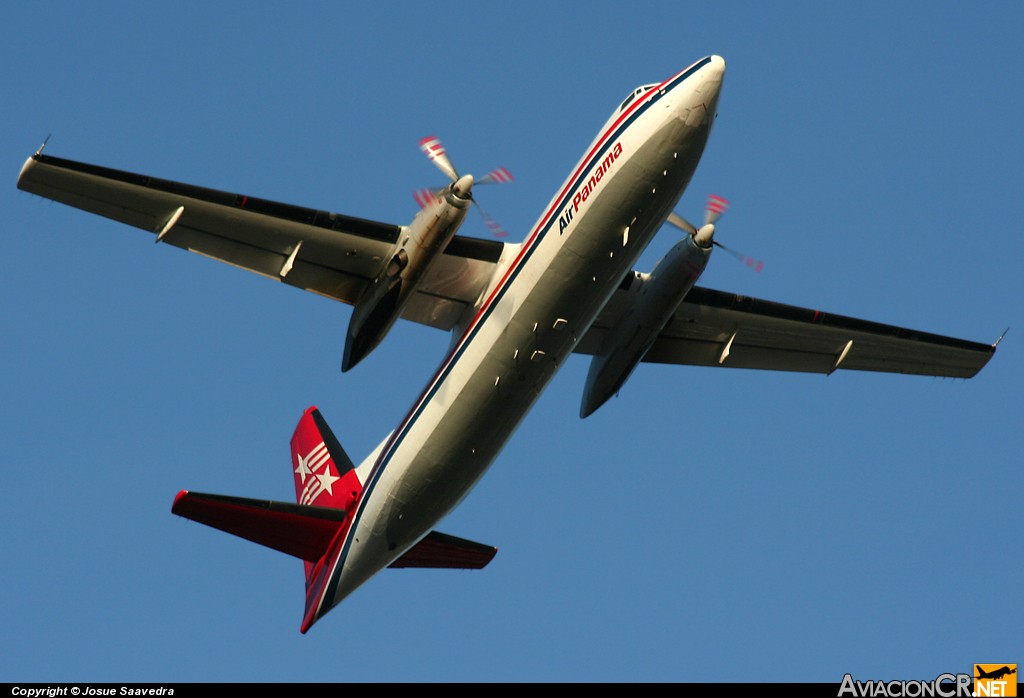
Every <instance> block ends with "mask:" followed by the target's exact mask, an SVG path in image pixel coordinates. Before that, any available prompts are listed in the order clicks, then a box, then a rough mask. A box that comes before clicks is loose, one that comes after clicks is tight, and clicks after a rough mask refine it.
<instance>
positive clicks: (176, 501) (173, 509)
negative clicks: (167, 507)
mask: <svg viewBox="0 0 1024 698" xmlns="http://www.w3.org/2000/svg"><path fill="white" fill-rule="evenodd" d="M187 496H188V490H181V491H180V492H178V494H176V495H174V503H173V504H171V513H172V514H177V513H178V504H179V503H180V502H181V500H183V499H184V498H185V497H187Z"/></svg>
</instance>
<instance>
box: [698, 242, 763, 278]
mask: <svg viewBox="0 0 1024 698" xmlns="http://www.w3.org/2000/svg"><path fill="white" fill-rule="evenodd" d="M711 244H712V245H714V246H715V247H720V248H721V249H723V250H725V251H726V252H728V253H729V254H731V255H732V256H733V257H735V258H736V259H738V260H740V261H741V262H743V263H744V264H745V265H747V266H748V267H750V268H751V269H752V270H753V271H754V273H756V274H760V273H761V270H762V269H764V261H763V260H760V259H754V258H753V257H750V256H748V255H745V254H743V253H742V252H737V251H736V250H734V249H732V248H730V247H726V246H725V245H723V244H722V243H720V242H719V241H718V240H712V241H711Z"/></svg>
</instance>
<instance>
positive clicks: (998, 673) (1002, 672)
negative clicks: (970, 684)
mask: <svg viewBox="0 0 1024 698" xmlns="http://www.w3.org/2000/svg"><path fill="white" fill-rule="evenodd" d="M974 666H975V668H976V669H977V670H978V675H977V676H975V677H974V678H976V679H996V680H998V679H1001V678H1003V677H1004V676H1009V675H1010V674H1016V673H1017V668H1016V667H1014V668H1013V669H1011V668H1010V667H1009V666H1003V667H1000V668H999V669H994V670H993V671H985V670H984V669H982V668H981V667H980V666H979V665H977V664H975V665H974Z"/></svg>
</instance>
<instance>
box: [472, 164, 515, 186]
mask: <svg viewBox="0 0 1024 698" xmlns="http://www.w3.org/2000/svg"><path fill="white" fill-rule="evenodd" d="M512 179H513V177H512V173H511V172H509V171H508V170H506V169H505V168H504V167H499V168H498V169H496V170H491V171H490V172H488V173H487V174H485V175H484V176H483V177H481V178H480V179H478V180H476V183H477V184H505V183H506V182H511V181H512Z"/></svg>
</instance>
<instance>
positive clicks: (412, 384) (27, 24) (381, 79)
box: [0, 2, 1024, 682]
mask: <svg viewBox="0 0 1024 698" xmlns="http://www.w3.org/2000/svg"><path fill="white" fill-rule="evenodd" d="M626 8H627V5H626V4H624V3H600V2H599V3H587V4H582V3H533V2H526V3H516V4H511V5H506V4H501V5H499V4H498V3H490V2H488V3H476V4H474V3H470V4H466V3H462V4H455V5H450V4H449V5H445V4H438V3H411V2H408V3H299V4H298V5H297V6H296V7H289V8H288V9H285V8H284V7H283V6H281V5H280V4H279V3H212V4H207V3H193V2H178V3H161V4H152V3H142V4H139V3H9V4H8V6H7V7H6V8H5V10H4V13H3V22H2V23H0V59H2V64H3V65H4V66H5V68H4V70H3V71H2V73H0V88H2V90H0V94H2V95H3V100H4V109H3V110H0V153H2V158H0V162H2V163H5V166H6V171H7V175H8V179H7V186H6V187H4V188H0V210H2V212H3V219H4V224H3V226H2V230H3V233H2V235H3V259H4V264H3V273H2V274H0V309H2V310H0V313H2V317H3V319H4V322H3V333H4V337H3V341H2V343H0V356H2V358H3V360H2V362H0V390H2V395H3V403H2V404H3V405H4V417H3V420H2V422H0V424H2V426H0V430H2V432H0V434H2V449H3V459H2V465H3V474H2V476H0V477H2V480H0V482H2V484H3V491H4V493H5V496H4V506H3V508H2V513H0V526H2V529H3V535H2V536H0V555H2V559H3V561H4V565H3V567H4V575H3V578H4V583H3V594H2V597H0V625H2V627H3V632H2V635H0V637H2V640H0V650H2V651H0V657H2V659H0V680H7V681H61V680H70V679H76V680H93V681H116V682H122V681H339V682H349V681H721V680H738V681H762V680H767V681H805V680H809V681H828V682H838V681H840V680H841V679H842V676H843V674H844V673H845V672H851V673H853V674H854V676H855V677H856V678H857V679H863V680H867V679H914V678H929V679H930V678H934V677H935V676H936V675H937V674H939V673H942V672H957V671H969V670H970V668H971V664H973V663H975V662H1022V663H1024V652H1022V647H1024V646H1022V644H1021V641H1020V635H1019V628H1020V627H1021V626H1022V625H1024V612H1022V608H1021V604H1020V588H1021V587H1020V584H1021V581H1020V580H1021V577H1022V572H1024V566H1022V563H1021V548H1022V543H1024V534H1022V531H1024V526H1022V516H1021V512H1020V502H1021V494H1022V492H1024V477H1022V468H1021V455H1020V454H1021V446H1022V426H1024V425H1022V422H1021V415H1022V398H1021V391H1022V387H1024V379H1022V378H1024V369H1022V368H1021V366H1022V363H1024V362H1022V361H1021V350H1020V347H1021V346H1022V342H1024V339H1022V337H1021V334H1018V332H1020V333H1024V322H1022V312H1021V299H1022V297H1024V293H1022V291H1024V283H1022V278H1024V275H1022V274H1021V265H1022V262H1024V243H1022V235H1021V225H1022V223H1021V221H1022V220H1024V206H1022V197H1021V183H1022V182H1024V171H1022V166H1021V161H1022V154H1024V153H1022V147H1021V145H1022V138H1021V127H1020V118H1021V113H1022V107H1024V98H1022V94H1024V92H1022V90H1021V85H1024V62H1022V61H1021V58H1020V30H1021V27H1022V26H1024V10H1022V9H1021V6H1020V4H1018V3H1010V2H1005V3H1002V2H1000V3H982V4H973V3H972V4H965V3H956V4H954V3H941V4H935V3H896V4H893V3H873V2H869V3H847V4H843V5H836V4H832V3H826V4H822V3H812V2H807V3H788V2H787V3H749V4H747V3H701V4H697V3H688V2H687V3H683V2H667V3H640V4H638V5H636V6H634V7H633V9H630V10H627V9H626ZM709 53H718V54H720V55H722V56H723V57H725V59H726V61H727V62H728V71H727V74H726V78H725V83H724V88H723V94H722V99H721V103H720V109H719V114H720V115H719V119H718V122H717V125H716V126H715V130H714V133H713V134H712V138H711V142H710V144H709V147H708V149H707V151H706V153H705V156H704V160H703V162H702V164H701V166H700V168H699V170H698V173H697V176H696V177H695V178H694V181H693V183H692V185H691V187H690V190H689V191H688V192H687V193H686V195H685V196H684V197H683V200H682V202H681V204H680V209H679V210H680V212H681V213H683V214H685V215H687V216H690V217H693V218H699V217H700V211H701V209H702V208H703V202H704V199H705V197H706V195H707V194H708V193H716V194H720V195H723V196H725V197H727V198H728V199H730V200H731V202H732V207H731V209H730V210H729V212H728V213H727V215H726V217H725V218H723V219H722V222H721V224H720V226H719V237H720V239H721V240H722V241H723V242H725V243H726V244H730V245H732V246H734V247H737V248H739V249H741V250H743V251H745V252H747V253H748V254H751V255H754V256H757V257H761V258H763V259H765V260H766V267H765V270H764V272H763V273H761V274H753V273H750V272H749V271H748V270H746V269H744V268H743V267H742V266H741V265H739V264H737V263H736V262H735V261H734V260H732V259H731V258H729V257H728V256H727V255H721V254H720V255H716V256H715V258H714V259H713V260H712V262H711V264H710V266H709V269H708V271H707V273H706V274H705V276H704V278H703V279H702V285H705V286H708V287H711V288H717V289H721V290H728V291H734V292H738V293H744V294H748V295H753V296H756V297H759V298H765V299H768V300H774V301H780V302H785V303H793V304H797V305H802V306H808V307H816V308H820V309H822V310H825V311H829V312H835V313H841V314H845V315H852V316H854V317H860V318H865V319H869V320H874V321H878V322H885V323H890V324H896V325H902V326H907V327H911V328H915V329H920V330H925V331H930V332H936V333H940V334H947V335H952V336H956V337H962V338H965V339H971V340H975V341H983V342H992V341H994V340H995V339H996V338H997V337H998V336H999V334H1000V333H1001V332H1002V331H1003V330H1004V329H1005V328H1006V327H1007V326H1010V327H1011V332H1010V334H1009V335H1008V336H1007V339H1006V340H1005V341H1004V342H1003V344H1002V345H1001V346H1000V350H999V352H998V353H997V354H996V356H995V358H994V360H993V361H992V362H991V363H990V364H989V366H988V367H987V368H985V370H984V371H983V372H982V373H981V374H980V375H979V376H978V377H976V378H974V379H972V380H969V381H961V380H939V379H931V378H920V377H909V376H898V375H896V376H894V375H870V374H859V373H854V372H842V371H841V372H838V373H837V374H835V375H833V376H831V377H823V376H803V375H793V374H773V373H756V372H748V371H729V370H713V369H699V368H689V367H664V366H644V367H641V368H640V369H638V370H637V371H636V372H635V374H634V375H633V377H632V378H631V380H630V381H629V383H627V385H626V386H625V388H624V389H623V391H622V392H621V394H620V395H619V397H618V398H616V399H614V400H612V401H611V402H610V403H609V404H607V405H606V406H605V407H603V408H602V409H601V410H600V411H599V412H598V413H597V414H595V415H594V416H593V417H591V418H589V419H587V420H580V419H579V417H578V416H577V415H578V409H579V401H580V395H581V392H582V389H583V379H584V376H585V374H586V368H587V362H586V360H585V359H583V358H582V357H575V358H574V359H572V360H570V361H569V362H568V363H567V365H566V366H565V367H564V369H563V370H562V372H561V373H560V374H559V375H558V376H557V377H556V378H555V379H554V381H553V382H552V383H551V385H550V386H549V388H548V390H547V392H546V393H545V394H544V396H543V397H542V398H541V400H540V401H539V403H538V405H537V406H536V408H535V410H534V411H533V412H532V413H531V414H530V415H529V416H528V418H527V419H526V420H525V422H524V423H523V425H522V427H521V428H520V429H519V431H518V432H517V433H516V435H515V436H514V438H513V439H512V441H511V442H510V443H509V445H508V446H507V448H506V449H505V450H504V452H503V453H502V455H501V456H500V457H499V458H498V460H497V461H496V462H495V464H494V466H493V467H492V469H491V470H490V471H489V472H488V474H487V475H486V476H485V478H484V479H483V481H482V482H481V484H480V485H479V486H478V487H477V489H476V490H474V491H473V492H472V493H471V494H470V496H469V497H468V498H467V499H466V500H465V502H463V504H462V505H461V507H460V508H459V509H458V510H457V511H456V512H455V513H454V514H453V515H452V516H451V517H450V518H449V519H448V520H446V521H445V523H444V525H443V526H442V527H441V528H442V530H444V531H446V532H450V533H453V534H456V535H460V536H465V537H467V538H472V539H475V540H480V541H484V542H487V543H491V544H494V545H496V546H498V548H499V553H498V556H497V558H496V559H495V561H494V562H493V563H492V564H491V566H490V567H489V568H487V569H486V570H484V571H482V572H444V571H388V572H386V573H383V574H381V575H379V576H378V577H376V578H375V579H373V580H372V581H371V582H370V583H368V584H367V585H365V586H364V587H363V588H362V589H361V590H359V591H358V592H357V593H356V594H355V595H353V596H352V597H350V598H349V599H348V600H346V601H345V602H344V603H343V604H342V605H341V606H339V607H337V608H335V609H334V610H333V611H332V612H331V613H330V614H329V615H328V616H327V617H326V618H325V619H323V620H322V621H320V622H319V623H318V624H317V625H316V626H315V627H314V628H313V629H312V630H311V631H310V633H309V634H308V635H305V636H303V635H300V634H299V632H298V626H299V622H300V619H301V612H302V603H303V581H302V580H303V577H302V565H301V564H300V563H299V562H298V561H297V560H294V559H292V558H289V557H286V556H284V555H281V554H278V553H275V552H273V551H270V550H267V549H264V548H260V547H258V546H255V545H252V544H249V543H246V542H244V541H241V540H239V539H236V538H233V537H231V536H227V535H225V534H221V533H219V532H217V531H213V530H212V529H207V528H205V527H202V526H199V525H197V524H194V523H191V522H188V521H185V520H184V519H180V518H177V517H174V516H172V515H171V513H170V505H171V501H172V499H173V496H174V494H175V493H176V492H177V491H178V490H179V489H181V488H186V487H187V488H190V489H196V490H200V491H209V492H222V493H228V494H236V495H241V496H250V497H266V498H271V499H284V500H290V499H291V498H292V497H293V489H292V487H293V485H292V478H291V475H290V473H289V455H288V439H289V437H290V436H291V432H292V429H293V427H294V425H295V423H296V421H297V420H298V418H299V416H300V415H301V413H302V411H303V409H304V408H306V407H307V406H308V405H313V404H315V405H318V406H319V407H320V408H321V410H322V412H323V414H324V416H325V417H326V418H327V420H328V421H329V422H330V423H331V425H332V427H333V428H334V431H335V432H336V433H337V435H338V437H339V438H340V439H341V441H342V443H344V444H345V447H346V449H347V450H348V451H349V452H350V453H351V454H352V456H353V458H355V459H357V460H358V459H361V458H362V457H363V456H364V455H365V454H366V453H368V452H369V450H370V449H371V448H372V447H373V446H374V445H376V443H377V442H378V441H379V439H380V438H382V437H383V435H384V434H385V433H386V432H387V431H388V430H390V429H392V428H393V427H394V426H395V425H396V423H397V422H398V420H399V419H400V418H401V417H402V415H403V414H404V413H405V410H406V408H407V407H408V405H409V403H410V402H411V401H412V399H413V398H414V397H415V395H416V394H418V392H419V390H420V388H421V387H422V384H423V383H424V382H425V381H426V379H427V378H428V377H429V375H430V374H431V372H432V370H433V369H434V367H435V366H436V364H437V362H438V361H439V360H440V358H441V356H442V353H443V351H444V348H445V345H446V342H447V336H445V335H443V334H442V333H439V332H436V331H433V330H430V329H427V328H422V327H416V326H402V327H397V328H396V329H395V330H394V331H393V332H392V333H391V335H390V336H389V337H388V339H387V341H386V342H385V344H384V345H383V346H382V347H380V348H379V349H378V350H377V351H376V352H375V353H374V354H373V355H371V356H370V358H368V359H367V360H366V361H364V362H363V363H362V364H360V365H359V366H358V367H357V368H356V369H355V370H353V371H351V372H349V373H347V374H345V375H342V374H341V373H340V371H339V368H338V367H339V364H340V360H341V353H342V344H343V333H344V330H345V327H346V325H347V323H348V318H349V309H348V308H347V307H345V306H342V305H340V304H336V303H332V302H330V301H327V300H325V299H322V298H319V297H316V296H313V295H310V294H304V293H302V292H299V291H296V290H294V289H291V288H287V287H282V286H279V285H277V284H274V283H272V282H268V281H266V280H264V279H262V278H260V277H257V276H254V275H250V274H247V273H245V272H241V271H238V270H235V269H232V268H230V267H226V266H223V265H219V264H217V263H214V262H211V261H208V260H205V259H203V258H199V257H196V256H194V255H189V254H185V253H183V252H181V251H179V250H177V249H174V248H171V247H164V246H155V245H154V244H153V238H152V236H151V235H146V234H144V233H142V232H139V231H136V230H133V229H130V228H127V227H124V226H121V225H120V224H116V223H113V222H111V221H107V220H105V219H101V218H98V217H94V216H90V215H88V214H85V213H83V212H80V211H77V210H74V209H70V208H68V207H64V206H61V205H58V204H55V203H50V202H47V201H45V200H43V199H39V198H37V197H32V196H30V195H28V194H25V193H23V192H19V191H17V190H16V189H15V178H16V175H17V173H18V169H19V168H20V167H21V164H22V162H23V161H24V159H25V158H26V157H27V156H28V155H30V154H31V153H32V152H33V151H34V150H35V149H36V148H37V147H38V146H39V144H40V142H42V140H43V139H44V138H45V137H46V135H47V134H49V133H52V134H53V137H52V138H51V140H50V144H49V146H48V149H47V152H48V153H50V154H53V155H56V156H61V157H67V158H72V159H77V160H83V161H86V162H92V163H96V164H102V165H107V166H110V167H116V168H120V169H127V170H131V171H136V172H142V173H146V174H151V175H154V176H160V177H164V178H168V179H176V180H179V181H185V182H191V183H194V184H200V185H204V186H209V187H214V188H219V189H227V190H231V191H237V192H243V193H246V194H249V195H252V196H261V197H265V198H270V199H275V200H279V201H285V202H289V203H295V204H300V205H306V206H312V207H317V208H322V209H328V210H333V211H338V212H342V213H347V214H351V215H357V216H362V217H365V218H371V219H376V220H382V221H387V222H394V223H405V222H407V221H408V220H409V219H410V218H411V217H412V215H413V214H414V212H415V210H416V205H415V203H414V201H413V199H412V196H411V192H412V190H414V189H416V188H418V187H422V186H429V185H432V184H435V183H436V182H437V181H438V172H437V171H436V170H435V169H434V168H433V167H432V166H431V165H430V164H429V162H428V161H427V160H426V158H425V157H424V156H423V155H422V154H421V153H420V152H419V151H418V149H417V147H416V144H417V141H418V140H419V138H421V137H422V136H425V135H429V134H436V135H438V136H440V137H441V138H442V139H443V140H444V142H445V144H446V145H447V147H448V150H449V153H450V155H451V156H452V158H453V159H454V161H455V162H456V164H457V166H459V167H460V168H461V169H462V170H465V171H472V172H483V171H486V170H488V169H491V168H492V167H495V166H498V165H504V166H506V167H507V168H508V169H509V170H511V171H512V172H513V174H514V175H515V176H516V181H515V182H514V183H513V184H511V185H508V186H505V187H501V188H493V189H488V190H487V191H483V190H481V191H479V192H478V195H479V196H480V197H481V199H482V201H483V202H484V203H485V205H486V207H487V209H488V211H489V212H490V213H491V214H492V215H493V216H495V217H496V218H498V219H499V220H500V221H501V222H502V223H503V224H504V226H505V227H506V228H507V229H508V230H509V231H510V232H511V234H512V235H511V237H512V239H519V238H521V236H522V235H523V233H524V232H525V231H526V230H527V229H528V228H529V227H530V226H531V225H532V223H533V222H534V221H535V220H536V217H537V215H538V214H539V213H540V211H541V209H542V207H543V206H544V205H545V204H546V203H547V201H548V200H549V198H550V196H551V195H552V193H553V191H554V188H555V187H556V186H557V185H558V184H560V183H561V181H562V180H563V179H564V177H565V176H566V174H567V173H568V170H569V168H570V167H571V166H572V165H573V164H574V163H575V162H576V160H577V159H578V157H579V156H580V154H581V152H582V150H583V148H584V147H585V146H586V145H587V144H588V143H589V142H590V140H591V139H592V138H593V136H594V134H595V133H596V132H597V129H598V128H599V127H600V126H601V124H602V123H603V122H604V121H605V119H606V117H607V116H608V114H609V113H610V112H611V110H612V109H613V108H614V107H615V106H616V105H617V104H618V103H619V102H620V101H621V100H622V98H623V97H625V95H626V94H627V93H628V92H629V91H630V90H631V89H632V88H634V87H635V86H636V85H639V84H642V83H649V82H656V81H660V80H662V79H664V78H666V77H668V76H669V75H671V74H673V73H675V72H676V71H678V70H679V69H681V68H682V67H684V66H686V65H688V64H689V63H690V62H692V61H693V60H695V59H697V58H699V57H701V56H703V55H706V54H709ZM463 232H464V233H466V234H473V235H480V236H486V235H487V231H486V228H485V227H484V226H483V225H482V224H481V223H480V221H479V220H477V219H470V222H469V224H468V225H467V227H466V228H464V230H463ZM676 235H677V234H676V233H674V232H672V231H671V230H668V229H666V230H665V231H663V232H662V234H661V235H660V236H659V237H658V238H657V239H656V240H655V241H654V243H653V244H652V248H651V250H649V251H648V253H647V254H646V255H645V257H644V258H643V260H642V261H641V264H640V265H639V267H640V268H642V269H645V270H646V269H650V268H651V267H652V266H653V265H654V263H655V262H656V261H657V259H658V258H659V257H660V255H661V254H662V253H664V251H665V250H667V249H668V247H670V246H671V244H672V243H673V241H674V240H675V239H676Z"/></svg>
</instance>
